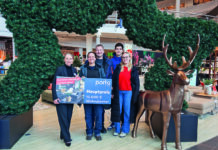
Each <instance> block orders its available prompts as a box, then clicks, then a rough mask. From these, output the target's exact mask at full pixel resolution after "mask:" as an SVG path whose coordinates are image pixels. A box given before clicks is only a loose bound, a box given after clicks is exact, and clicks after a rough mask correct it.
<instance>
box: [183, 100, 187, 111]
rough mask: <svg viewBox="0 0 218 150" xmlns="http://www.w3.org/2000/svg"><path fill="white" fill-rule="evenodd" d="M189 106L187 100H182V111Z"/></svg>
mask: <svg viewBox="0 0 218 150" xmlns="http://www.w3.org/2000/svg"><path fill="white" fill-rule="evenodd" d="M188 107H189V105H188V102H187V101H186V100H184V101H183V104H182V111H186V109H187V108H188Z"/></svg>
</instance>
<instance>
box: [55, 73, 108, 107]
mask: <svg viewBox="0 0 218 150" xmlns="http://www.w3.org/2000/svg"><path fill="white" fill-rule="evenodd" d="M111 87H112V81H111V79H99V78H80V77H63V76H57V79H56V92H57V97H58V98H59V99H60V103H65V104H74V103H75V104H83V103H84V104H111Z"/></svg>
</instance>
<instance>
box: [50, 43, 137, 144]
mask: <svg viewBox="0 0 218 150" xmlns="http://www.w3.org/2000/svg"><path fill="white" fill-rule="evenodd" d="M64 62H65V64H64V65H63V66H60V67H58V68H57V70H56V73H55V76H54V79H53V83H52V94H53V100H54V104H56V110H57V115H58V121H59V125H60V139H63V140H64V142H65V145H66V146H70V145H71V141H72V140H71V136H70V132H69V129H70V122H71V117H72V111H73V104H59V100H60V99H59V98H58V97H57V94H56V77H57V76H65V77H75V76H78V75H77V71H76V69H75V68H74V67H72V64H73V56H72V55H71V54H66V55H65V57H64ZM79 76H80V77H86V78H108V79H112V99H111V122H112V123H111V125H110V126H109V127H108V130H110V129H112V128H113V127H115V131H114V133H113V135H114V136H118V135H119V136H120V137H125V136H126V135H127V134H128V133H129V130H130V123H134V121H135V115H136V105H135V104H136V102H137V97H138V94H139V75H138V71H137V69H136V68H135V67H134V66H133V65H132V63H131V56H130V54H129V53H128V52H124V50H123V44H122V43H117V44H116V45H115V53H114V57H113V58H112V59H108V58H107V57H106V56H105V54H104V47H103V45H101V44H98V45H97V46H96V52H95V53H94V52H89V53H88V54H87V61H86V62H85V64H84V65H83V66H81V68H80V73H79ZM84 111H85V122H86V140H91V139H92V137H93V132H94V136H95V138H96V140H97V141H100V140H102V137H101V134H100V133H101V132H102V133H106V129H105V127H104V106H103V105H102V104H84ZM121 121H122V125H120V122H121Z"/></svg>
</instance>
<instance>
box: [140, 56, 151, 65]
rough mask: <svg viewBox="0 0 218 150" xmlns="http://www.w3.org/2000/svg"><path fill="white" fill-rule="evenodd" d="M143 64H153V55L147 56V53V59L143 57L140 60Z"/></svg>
mask: <svg viewBox="0 0 218 150" xmlns="http://www.w3.org/2000/svg"><path fill="white" fill-rule="evenodd" d="M140 63H141V65H142V66H149V64H153V63H154V59H152V58H151V56H149V55H148V56H146V55H145V59H143V58H141V61H140Z"/></svg>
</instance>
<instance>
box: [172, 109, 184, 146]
mask: <svg viewBox="0 0 218 150" xmlns="http://www.w3.org/2000/svg"><path fill="white" fill-rule="evenodd" d="M173 119H174V123H175V130H176V149H179V150H181V149H182V146H181V142H180V127H181V122H180V121H181V114H180V112H179V113H175V114H173Z"/></svg>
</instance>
